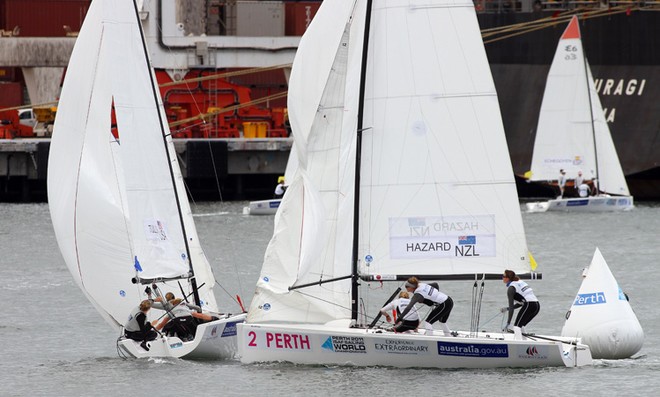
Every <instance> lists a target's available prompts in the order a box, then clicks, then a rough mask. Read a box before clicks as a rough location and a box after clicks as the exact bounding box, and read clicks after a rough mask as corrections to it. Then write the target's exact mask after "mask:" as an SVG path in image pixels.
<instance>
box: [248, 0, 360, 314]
mask: <svg viewBox="0 0 660 397" xmlns="http://www.w3.org/2000/svg"><path fill="white" fill-rule="evenodd" d="M337 5H341V4H340V2H334V3H333V2H331V1H328V2H327V3H324V5H323V7H322V9H323V8H325V9H330V8H331V7H334V6H337ZM315 20H316V19H315ZM316 28H318V27H317V26H315V25H314V24H312V25H311V26H310V29H311V30H312V31H313V30H314V29H316ZM349 29H350V24H346V25H345V26H344V29H343V34H342V36H341V38H342V40H340V41H339V42H338V43H337V46H336V48H337V50H336V52H335V54H336V56H335V57H334V58H333V63H332V70H331V71H330V72H329V77H328V79H327V84H326V85H325V88H324V90H323V93H322V96H321V98H320V99H319V103H318V105H317V108H316V111H315V112H314V113H315V115H316V116H315V117H314V121H313V123H312V126H311V127H310V131H309V133H308V134H304V133H301V134H298V133H297V130H294V131H296V132H295V133H294V140H295V142H296V145H298V148H300V147H303V148H305V149H304V152H305V154H304V155H303V156H301V160H302V159H304V162H305V163H302V162H301V163H300V164H299V168H298V171H297V174H296V177H295V178H294V181H293V183H292V184H291V185H290V186H289V188H288V189H287V193H286V194H285V195H284V198H283V200H282V204H281V205H280V209H279V211H278V213H277V218H276V221H275V231H274V233H273V238H272V240H271V242H270V244H269V246H268V248H267V250H266V255H265V258H264V265H263V268H262V272H261V277H260V279H259V281H258V282H257V292H256V294H255V296H254V297H253V299H252V304H251V307H250V310H248V320H249V321H263V322H272V321H279V322H282V321H284V322H287V321H296V322H300V323H325V322H327V321H330V320H334V319H337V318H350V311H348V310H347V308H349V307H350V304H349V302H350V285H349V282H348V281H342V282H333V283H328V284H324V285H322V286H318V287H310V288H306V289H305V290H304V293H301V292H299V291H289V290H288V288H289V287H290V286H293V285H301V284H306V283H310V282H315V281H319V280H320V279H322V278H323V279H328V278H334V277H339V276H347V275H349V274H350V273H349V267H347V264H349V265H350V250H342V249H341V247H348V244H350V222H351V220H352V216H351V211H350V209H351V207H350V204H351V202H352V201H351V197H352V195H350V194H349V195H348V196H346V195H345V192H347V191H348V189H349V188H348V187H347V186H346V183H347V181H350V179H351V178H349V179H344V175H343V174H344V172H345V171H346V170H344V169H343V167H344V165H343V164H344V163H345V161H346V159H345V158H344V156H345V155H346V153H344V152H343V151H342V150H341V149H342V146H341V145H342V138H343V139H346V136H345V135H343V134H342V127H343V123H344V116H345V113H346V112H345V104H344V100H345V97H344V87H345V84H346V72H347V69H346V68H347V60H348V49H349V46H350V45H352V43H349V41H348V40H349ZM307 46H308V45H307V44H306V42H305V40H303V41H302V42H301V44H300V47H299V50H298V54H301V50H302V51H303V52H302V53H303V54H304V51H305V49H306V48H307ZM296 59H298V58H296ZM296 62H297V61H296ZM297 65H298V64H297V63H294V69H293V71H292V77H291V79H292V80H294V78H298V77H295V76H299V74H296V73H294V72H295V70H296V66H297ZM300 128H302V127H300ZM348 171H349V174H350V175H351V176H352V173H351V172H350V170H348ZM342 196H343V197H342Z"/></svg>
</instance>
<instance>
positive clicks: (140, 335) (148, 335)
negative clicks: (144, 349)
mask: <svg viewBox="0 0 660 397" xmlns="http://www.w3.org/2000/svg"><path fill="white" fill-rule="evenodd" d="M124 334H125V335H126V337H127V338H128V339H133V340H136V341H140V342H146V341H150V340H154V339H156V338H157V337H158V334H157V333H156V331H154V330H153V329H150V330H148V331H145V332H142V331H136V332H131V331H124Z"/></svg>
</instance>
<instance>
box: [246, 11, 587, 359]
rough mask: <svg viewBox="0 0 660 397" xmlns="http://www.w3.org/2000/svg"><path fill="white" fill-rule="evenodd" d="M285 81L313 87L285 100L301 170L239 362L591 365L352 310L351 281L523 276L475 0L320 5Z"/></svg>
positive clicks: (572, 348) (495, 337)
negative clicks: (371, 324)
mask: <svg viewBox="0 0 660 397" xmlns="http://www.w3.org/2000/svg"><path fill="white" fill-rule="evenodd" d="M328 49H333V50H334V51H330V50H328ZM290 81H291V83H290V84H291V87H292V88H294V87H296V86H303V85H304V86H305V87H307V90H306V91H294V92H296V93H299V94H300V95H289V113H290V120H291V125H292V128H293V130H294V132H295V133H294V139H295V141H296V145H297V148H298V155H299V169H298V174H297V177H296V178H295V179H294V181H293V183H292V184H291V186H290V187H289V190H288V191H287V194H286V195H285V197H284V199H283V201H282V205H281V207H280V210H279V212H278V215H277V216H278V220H277V221H276V223H275V231H274V234H273V238H272V240H271V242H270V244H269V246H268V249H267V251H266V255H265V258H264V264H263V268H262V272H261V277H260V279H259V281H258V282H257V290H256V293H255V296H254V297H253V300H252V304H251V307H250V310H249V315H248V321H247V322H246V323H245V324H240V325H239V335H238V336H239V353H240V355H241V360H242V362H245V363H250V362H258V361H280V360H284V361H292V362H295V363H312V364H347V363H351V364H356V365H391V366H403V367H405V366H411V367H412V366H418V367H442V368H450V367H502V366H521V367H526V366H539V365H561V366H563V365H571V366H572V365H584V364H588V363H590V362H591V356H590V354H589V350H588V347H587V346H584V345H580V344H578V343H577V342H576V341H571V342H567V341H566V340H564V341H560V340H558V339H554V340H552V341H548V340H541V339H537V340H525V341H514V340H513V337H512V336H510V335H506V334H502V333H499V332H498V333H492V334H488V335H485V334H482V333H477V332H476V330H475V332H473V333H459V334H458V335H460V337H445V336H439V335H432V336H426V335H419V334H392V333H384V332H383V331H382V330H375V329H371V328H368V327H367V326H366V325H365V318H364V317H362V318H361V317H360V316H359V314H360V313H361V314H362V316H367V314H366V313H365V312H364V311H363V310H361V309H360V308H359V303H360V302H361V297H363V296H364V293H365V292H366V291H365V289H364V288H360V286H359V278H362V279H366V280H390V281H395V280H403V279H405V278H407V277H408V276H409V275H413V274H414V275H417V276H419V277H421V278H423V279H470V280H472V279H474V278H475V275H478V277H480V278H482V277H483V278H497V279H501V274H502V272H503V271H504V269H505V268H511V269H513V270H515V271H516V272H517V273H519V274H521V275H524V276H525V275H526V276H527V277H531V276H532V275H531V274H530V273H531V271H530V260H529V258H528V256H527V247H526V242H525V234H524V230H523V225H522V219H521V214H520V209H519V204H518V198H517V195H516V188H515V183H514V180H513V172H512V168H511V163H510V160H509V157H508V151H507V147H506V142H505V139H504V131H503V127H502V121H501V119H500V113H499V108H498V101H497V95H496V92H495V87H494V84H493V81H492V78H491V75H490V70H489V67H488V61H487V59H486V54H485V51H484V47H483V42H482V40H481V36H480V33H479V27H478V24H477V20H476V15H475V12H474V6H473V4H472V2H471V1H459V2H454V1H441V0H426V1H415V2H411V3H406V4H402V3H400V2H396V1H376V2H372V1H363V0H357V1H353V2H347V1H343V0H326V1H324V2H323V5H322V6H321V8H320V10H319V12H318V13H317V15H316V17H315V18H314V20H313V22H312V24H311V25H310V27H309V28H308V30H307V31H306V33H305V35H304V36H303V38H302V40H301V43H300V46H299V49H298V52H297V54H296V59H295V61H294V65H293V69H292V74H291V80H290ZM359 135H362V137H363V138H362V139H360V138H359ZM356 137H357V139H356ZM455 310H456V309H455ZM459 310H460V309H459ZM366 320H369V321H370V320H371V319H366ZM565 342H567V343H565ZM578 350H579V354H576V353H577V352H578ZM401 351H405V352H406V354H399V353H401Z"/></svg>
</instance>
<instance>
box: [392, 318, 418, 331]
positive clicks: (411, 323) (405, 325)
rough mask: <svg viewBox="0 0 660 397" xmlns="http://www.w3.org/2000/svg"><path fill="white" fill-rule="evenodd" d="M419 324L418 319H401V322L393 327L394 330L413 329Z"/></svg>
mask: <svg viewBox="0 0 660 397" xmlns="http://www.w3.org/2000/svg"><path fill="white" fill-rule="evenodd" d="M418 326H419V320H403V321H401V324H399V325H396V326H395V327H394V328H393V329H394V331H396V332H406V331H410V330H413V329H417V327H418Z"/></svg>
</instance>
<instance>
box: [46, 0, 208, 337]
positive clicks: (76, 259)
mask: <svg viewBox="0 0 660 397" xmlns="http://www.w3.org/2000/svg"><path fill="white" fill-rule="evenodd" d="M141 29H142V28H141V25H140V19H139V16H138V12H137V9H136V6H135V5H134V3H133V2H132V1H125V0H121V1H120V0H95V1H94V2H93V3H92V5H91V6H90V9H89V12H88V14H87V17H86V18H85V22H84V24H83V27H82V28H81V32H80V36H79V38H78V39H77V41H76V45H75V47H74V50H73V53H72V56H71V58H70V63H69V68H68V70H67V78H66V79H65V82H64V85H63V88H62V94H61V97H60V103H59V108H58V114H57V119H56V122H55V128H54V134H53V139H52V142H51V148H50V158H49V172H48V198H49V206H50V212H51V217H52V221H53V227H54V229H55V234H56V237H57V240H58V244H59V246H60V251H61V252H62V255H63V257H64V259H65V262H66V264H67V266H68V267H69V270H70V271H71V273H72V275H73V276H74V279H75V280H76V282H77V283H78V285H79V286H80V288H81V289H82V290H83V292H84V293H85V294H86V295H87V297H88V298H89V300H90V301H91V302H92V303H93V304H94V306H95V307H96V308H97V309H98V311H99V312H100V313H101V314H102V316H103V317H104V318H105V319H106V320H107V321H108V323H110V324H111V325H112V326H114V327H115V328H117V330H118V329H119V328H120V327H121V326H122V325H123V324H124V322H125V321H126V320H127V318H128V314H129V313H130V310H131V309H132V308H133V307H135V306H136V305H137V304H138V303H139V302H140V301H141V300H142V299H144V298H145V295H144V292H143V290H144V286H142V285H140V284H133V283H132V281H131V280H132V279H133V278H139V279H143V280H147V282H149V283H150V282H151V280H154V281H161V280H176V281H173V282H171V283H170V284H167V283H166V284H161V290H162V291H163V293H165V292H167V291H172V292H174V293H175V294H177V295H180V293H181V292H184V293H185V294H186V295H188V294H190V295H192V296H194V297H195V300H196V301H197V303H198V304H201V305H202V306H203V307H204V308H205V309H207V310H211V311H217V310H218V309H217V304H216V301H215V296H214V295H213V290H212V288H213V286H214V284H215V278H214V277H213V274H212V272H211V268H210V266H209V263H208V261H207V260H206V257H205V256H204V252H203V251H202V248H201V245H200V242H199V239H198V237H197V232H196V230H195V225H194V222H193V219H192V213H191V209H190V206H189V203H188V201H187V197H186V194H185V189H184V187H183V178H182V176H181V171H180V169H179V165H178V161H177V156H176V153H175V150H174V146H173V143H172V138H171V136H170V134H169V127H168V125H167V119H166V117H165V114H164V109H163V104H162V100H161V98H160V94H159V92H158V89H157V86H156V79H155V75H154V72H153V69H152V68H151V65H150V61H149V57H148V53H147V48H146V45H145V42H144V38H143V33H142V30H141ZM113 110H114V113H115V115H116V133H117V136H115V135H113V127H114V126H113V124H112V123H113V121H114V120H112V118H111V114H112V111H113ZM197 297H199V298H197Z"/></svg>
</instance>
